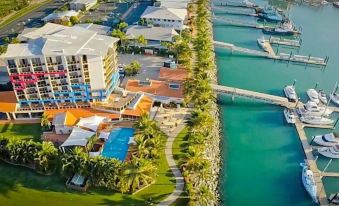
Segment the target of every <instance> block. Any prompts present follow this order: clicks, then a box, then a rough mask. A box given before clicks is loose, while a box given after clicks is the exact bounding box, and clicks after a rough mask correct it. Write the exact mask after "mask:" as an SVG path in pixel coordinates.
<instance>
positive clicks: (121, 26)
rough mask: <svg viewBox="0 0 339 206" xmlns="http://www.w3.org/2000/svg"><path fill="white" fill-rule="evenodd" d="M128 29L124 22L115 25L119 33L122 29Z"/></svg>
mask: <svg viewBox="0 0 339 206" xmlns="http://www.w3.org/2000/svg"><path fill="white" fill-rule="evenodd" d="M127 27H128V24H127V23H126V22H120V23H119V24H118V25H117V28H118V29H119V30H120V31H123V30H124V29H126V28H127Z"/></svg>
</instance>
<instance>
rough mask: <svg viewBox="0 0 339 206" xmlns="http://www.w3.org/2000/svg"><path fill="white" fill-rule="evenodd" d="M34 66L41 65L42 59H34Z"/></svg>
mask: <svg viewBox="0 0 339 206" xmlns="http://www.w3.org/2000/svg"><path fill="white" fill-rule="evenodd" d="M32 64H35V65H37V64H41V60H40V58H32Z"/></svg>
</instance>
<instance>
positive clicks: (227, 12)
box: [212, 6, 258, 17]
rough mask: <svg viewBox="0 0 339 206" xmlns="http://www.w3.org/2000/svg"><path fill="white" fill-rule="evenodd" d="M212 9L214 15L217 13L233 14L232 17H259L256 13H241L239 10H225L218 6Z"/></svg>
mask: <svg viewBox="0 0 339 206" xmlns="http://www.w3.org/2000/svg"><path fill="white" fill-rule="evenodd" d="M212 9H213V13H216V14H231V15H242V16H253V17H258V14H256V13H249V12H245V11H239V10H225V9H224V8H221V7H218V6H212Z"/></svg>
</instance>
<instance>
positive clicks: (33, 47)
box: [1, 23, 119, 58]
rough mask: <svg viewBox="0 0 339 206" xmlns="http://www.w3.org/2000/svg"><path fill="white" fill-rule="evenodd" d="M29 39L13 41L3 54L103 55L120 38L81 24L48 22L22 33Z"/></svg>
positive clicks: (9, 55) (22, 36)
mask: <svg viewBox="0 0 339 206" xmlns="http://www.w3.org/2000/svg"><path fill="white" fill-rule="evenodd" d="M21 38H26V39H27V40H28V43H22V44H9V45H8V49H7V52H6V53H5V54H3V55H2V56H1V57H3V58H10V57H18V56H22V57H24V56H27V57H29V56H36V55H41V54H43V55H48V56H56V55H78V54H80V55H82V54H83V55H95V56H103V55H105V54H106V51H107V49H108V48H109V47H110V46H111V45H112V44H113V43H115V42H118V41H119V39H118V38H114V37H109V36H105V35H100V34H98V33H97V32H96V31H91V30H88V29H86V28H82V27H79V26H74V27H66V26H62V25H59V24H53V23H47V24H45V25H44V26H43V27H41V28H38V29H35V30H33V31H30V32H27V33H25V34H23V35H21Z"/></svg>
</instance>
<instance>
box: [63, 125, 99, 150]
mask: <svg viewBox="0 0 339 206" xmlns="http://www.w3.org/2000/svg"><path fill="white" fill-rule="evenodd" d="M93 135H95V132H91V131H87V130H84V129H81V128H79V127H74V128H73V130H72V133H71V134H70V135H69V137H68V138H67V139H66V141H65V142H64V143H63V144H62V145H61V146H60V147H67V146H86V144H87V142H88V140H89V138H91V137H92V136H93Z"/></svg>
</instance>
